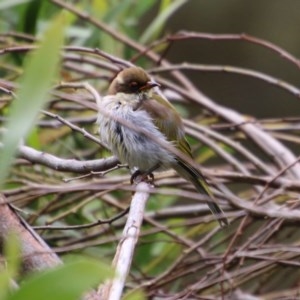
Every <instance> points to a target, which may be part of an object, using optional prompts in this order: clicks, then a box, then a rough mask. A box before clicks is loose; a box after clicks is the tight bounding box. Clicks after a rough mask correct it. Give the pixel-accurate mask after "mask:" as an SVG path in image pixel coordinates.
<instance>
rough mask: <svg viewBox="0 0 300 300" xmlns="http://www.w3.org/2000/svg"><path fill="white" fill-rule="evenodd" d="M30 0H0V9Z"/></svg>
mask: <svg viewBox="0 0 300 300" xmlns="http://www.w3.org/2000/svg"><path fill="white" fill-rule="evenodd" d="M30 1H31V0H2V1H1V3H0V10H4V9H8V8H10V7H12V6H16V5H20V4H23V3H27V2H30Z"/></svg>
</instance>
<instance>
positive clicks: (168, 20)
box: [0, 0, 300, 299]
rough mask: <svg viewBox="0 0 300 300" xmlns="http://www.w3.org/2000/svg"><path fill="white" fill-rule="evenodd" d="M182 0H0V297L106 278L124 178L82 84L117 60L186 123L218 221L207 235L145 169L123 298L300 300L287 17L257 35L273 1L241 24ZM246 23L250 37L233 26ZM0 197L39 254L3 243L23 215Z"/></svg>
mask: <svg viewBox="0 0 300 300" xmlns="http://www.w3.org/2000/svg"><path fill="white" fill-rule="evenodd" d="M192 2H194V3H195V2H197V1H184V0H181V1H133V0H130V1H129V0H126V1H119V0H113V1H112V0H110V1H108V0H107V1H105V0H103V1H68V2H66V1H59V0H49V1H39V0H32V1H2V2H1V3H0V9H1V10H0V43H1V49H0V74H1V78H0V96H1V98H0V109H1V124H2V126H1V134H2V139H1V154H0V166H1V170H0V171H1V175H0V179H1V180H0V181H1V184H2V196H1V202H2V205H1V212H0V213H1V218H0V232H1V234H0V236H1V244H2V246H3V244H4V245H6V246H3V247H2V248H3V268H2V274H1V275H2V276H0V282H1V285H2V287H3V288H2V289H0V291H3V292H1V293H0V297H2V298H3V299H15V298H16V299H25V298H26V297H27V298H28V299H29V298H30V299H35V298H33V297H34V295H36V297H37V298H36V299H41V297H40V295H41V294H42V295H43V299H53V297H54V295H53V294H51V287H53V286H55V285H56V284H57V282H63V285H62V287H61V288H58V289H57V290H58V293H61V294H59V295H60V296H57V297H61V299H76V298H78V295H80V294H82V293H83V291H87V289H88V288H90V287H94V288H95V289H96V286H97V284H98V285H99V284H101V283H103V281H104V280H105V279H106V278H107V277H108V276H111V275H112V271H111V268H110V267H108V266H109V265H111V263H112V260H113V259H114V257H115V255H116V249H117V246H118V245H120V241H122V230H123V228H124V224H125V222H126V213H127V209H128V207H129V205H130V203H131V200H132V197H133V193H134V187H132V186H131V185H130V183H129V179H130V177H129V174H128V170H127V169H126V168H120V167H118V165H117V160H116V159H115V158H113V157H110V155H111V154H110V153H109V151H107V150H106V149H104V148H103V147H102V146H101V145H100V144H99V141H98V140H97V133H96V131H97V129H96V127H95V120H96V111H97V107H96V104H95V97H94V96H93V95H92V94H91V93H90V90H89V89H88V88H86V87H87V86H86V85H83V83H86V82H88V83H89V85H90V86H92V87H93V88H95V89H96V90H97V91H99V93H100V94H101V95H105V92H106V90H107V86H108V85H109V82H110V81H111V79H112V78H113V77H114V75H115V74H116V72H117V71H118V70H120V69H121V68H122V67H124V66H128V65H130V64H136V65H139V66H142V67H144V68H145V69H147V70H148V71H149V72H150V73H151V74H152V75H153V76H154V77H155V79H156V80H157V81H158V82H160V83H161V85H162V90H163V92H164V93H165V95H167V97H168V98H169V99H170V101H172V103H174V105H175V106H176V108H177V109H178V111H179V112H180V113H181V115H182V116H183V117H184V122H185V125H186V132H187V135H188V139H189V141H190V143H191V145H192V147H193V153H194V156H195V161H197V163H199V165H201V166H202V170H203V173H204V174H205V175H206V176H207V178H208V181H209V182H210V184H211V186H212V189H213V191H214V194H215V196H216V198H217V200H218V203H219V204H220V205H221V206H222V208H223V209H224V210H225V212H226V215H227V216H228V218H229V220H230V226H229V227H228V228H225V229H222V228H219V226H218V224H217V222H216V221H215V220H214V218H213V216H211V214H210V212H209V210H208V208H207V207H206V205H205V204H204V200H205V199H203V197H201V195H198V194H197V193H195V191H194V189H193V188H192V187H191V186H190V185H189V184H188V183H187V182H185V181H184V180H183V179H181V178H179V177H178V176H177V175H176V174H175V173H174V172H173V171H168V172H165V173H161V174H156V175H155V188H153V189H152V190H151V195H150V199H149V200H148V203H147V209H146V212H145V214H144V222H143V226H142V228H141V231H140V236H139V239H138V245H137V247H136V249H135V253H134V257H133V262H132V265H131V268H130V273H129V275H128V278H127V280H126V286H125V289H124V295H125V294H126V295H127V296H126V297H128V299H143V298H144V299H218V298H220V299H246V297H248V296H249V297H250V296H251V297H252V298H251V299H298V298H299V297H300V296H299V292H298V285H299V279H298V276H299V262H298V260H299V253H300V248H299V233H298V232H299V230H298V223H299V220H300V213H299V210H298V207H299V189H300V184H299V179H300V165H299V163H298V160H299V158H298V157H297V153H298V151H299V136H298V130H299V116H298V108H299V107H298V106H299V102H298V98H299V95H300V90H299V88H298V87H297V83H298V79H297V78H298V72H299V66H300V62H299V60H298V58H297V55H299V53H298V52H297V51H299V45H298V44H299V42H298V39H297V38H298V36H297V33H296V32H294V31H293V30H288V29H289V27H288V26H289V24H290V23H292V24H296V22H298V18H296V19H297V20H296V19H295V21H294V18H295V16H294V14H290V15H289V14H288V13H287V10H286V8H285V6H284V5H283V6H282V8H277V9H278V10H279V11H280V12H281V14H279V16H281V17H282V18H283V19H285V20H287V19H289V20H290V23H288V24H287V25H286V26H287V27H286V31H284V30H282V28H279V29H280V30H279V29H278V28H277V27H276V28H277V33H276V34H275V35H270V36H267V34H266V28H265V26H264V25H265V24H266V23H264V22H263V20H269V19H268V18H269V17H270V16H273V18H274V19H275V17H274V16H276V13H275V12H274V11H275V8H276V7H278V6H277V4H276V3H278V2H277V1H274V2H273V4H272V6H271V5H266V3H265V1H259V2H260V4H258V3H256V4H255V1H254V2H252V5H250V4H247V5H246V4H245V7H244V10H245V11H247V12H248V13H249V14H246V13H244V17H245V18H244V19H243V20H244V22H242V21H241V22H240V23H235V22H233V21H232V23H228V24H227V25H228V26H227V27H224V29H223V30H219V27H217V24H220V22H221V21H219V19H220V20H232V18H231V17H232V16H233V15H239V14H238V13H237V11H239V12H240V11H243V10H242V9H241V4H238V2H237V1H228V2H227V3H226V6H223V5H225V4H224V3H223V2H222V3H223V4H221V1H219V2H218V1H210V4H207V3H206V4H205V3H204V2H205V1H198V2H197V3H198V4H197V5H195V4H194V5H195V6H191V5H192V4H191V3H192ZM202 2H203V3H202ZM287 2H288V1H287ZM293 3H294V2H293ZM191 7H193V11H192V13H191V12H190V13H189V15H188V17H187V16H185V17H180V16H182V13H183V12H184V11H185V10H186V11H187V10H188V9H189V10H191ZM263 7H265V8H267V9H268V10H263ZM289 7H290V8H291V7H292V9H291V12H292V11H297V4H295V6H294V7H293V5H290V6H289ZM266 11H267V12H269V15H268V14H267V13H266ZM208 15H209V16H211V18H208ZM224 15H225V17H224ZM213 16H214V18H215V19H214V18H213ZM239 16H240V15H239ZM249 16H250V17H249ZM258 16H259V18H258ZM248 19H249V21H248V23H247V22H246V21H245V20H248ZM180 20H184V21H185V23H181V25H178V24H179V22H178V21H180ZM195 20H196V23H191V22H192V21H195ZM277 20H278V22H280V21H281V19H280V18H277V19H276V21H277ZM274 22H275V21H274ZM293 22H294V23H293ZM192 24H196V25H192ZM197 24H198V25H197ZM205 24H209V25H205ZM245 24H246V25H245ZM253 24H254V25H253ZM250 25H252V27H251V26H250ZM206 26H208V27H206ZM274 26H275V25H274ZM208 28H209V30H210V32H209V33H207V31H206V32H204V31H205V30H207V29H208ZM291 28H293V27H291ZM189 29H190V30H189ZM247 29H249V31H248V30H247ZM252 30H253V33H256V36H254V35H248V34H242V32H244V31H246V32H247V33H251V32H252ZM277 36H278V40H277V39H276V37H277ZM282 36H284V37H286V39H280V37H282ZM287 36H288V38H287ZM271 41H275V42H274V43H272V42H271ZM297 45H298V46H297ZM37 46H38V47H37ZM297 47H298V48H297ZM37 48H38V49H37ZM285 48H286V49H288V50H289V51H287V50H286V49H285ZM59 49H61V51H59ZM297 49H298V50H297ZM191 50H194V51H193V52H192V51H191ZM195 53H196V54H195ZM254 53H255V54H258V55H254ZM242 58H244V59H242ZM281 71H282V73H281ZM74 84H75V85H76V84H77V86H75V85H74ZM202 92H205V93H202ZM206 94H207V95H209V96H210V97H208V96H206ZM234 100H235V101H234ZM273 100H274V102H273ZM220 103H221V104H220ZM270 103H271V104H270ZM289 108H290V109H291V110H288V109H289ZM33 124H34V125H33ZM14 154H16V157H15V156H14ZM14 157H15V159H14ZM104 158H105V159H104ZM8 170H10V171H8ZM95 172H100V173H98V174H95ZM135 195H136V194H135ZM7 203H10V204H13V205H14V207H17V208H18V209H19V210H20V211H19V212H18V213H19V215H21V216H22V217H23V218H24V219H25V220H26V222H27V223H28V224H29V226H32V227H33V228H34V229H35V230H36V232H37V233H38V234H39V235H40V236H41V237H42V239H43V240H44V241H46V243H47V244H48V245H49V246H50V248H47V246H45V245H44V244H43V241H42V240H39V243H40V245H42V248H39V250H38V252H39V253H37V250H34V251H33V252H30V251H31V250H28V248H26V247H25V244H30V243H31V240H30V239H29V238H27V237H26V238H25V237H24V235H23V234H24V233H23V232H22V231H20V232H18V235H19V238H20V239H21V242H20V241H19V242H16V241H15V239H14V236H10V235H9V236H8V230H7V228H10V227H11V228H10V229H15V228H14V226H16V227H17V226H18V224H20V223H13V222H11V219H10V217H8V216H9V214H10V213H12V210H11V207H7ZM12 216H14V217H15V218H17V216H16V215H12ZM24 224H25V223H24ZM24 224H23V225H24ZM23 225H22V226H23ZM24 226H25V227H24V228H25V229H26V231H27V230H29V231H30V227H29V226H27V225H24ZM34 236H35V238H36V239H39V237H38V236H37V235H34ZM4 241H6V242H5V243H4ZM30 245H31V244H30ZM43 247H46V248H43ZM51 251H53V252H51ZM54 252H55V253H57V254H58V256H56V255H55V254H54ZM48 254H49V256H47V255H48ZM74 254H75V255H74ZM43 255H44V256H43ZM37 257H41V260H40V261H39V262H36V261H35V262H34V263H31V264H29V263H28V262H27V260H30V261H31V259H33V258H37ZM60 259H62V260H63V261H64V262H65V265H64V266H61V265H60V264H61V262H60ZM91 259H92V261H91ZM20 260H21V262H19V261H20ZM28 265H30V266H28ZM56 265H60V267H59V268H58V269H57V270H51V271H49V273H42V274H41V275H35V276H36V277H33V278H31V279H28V274H27V273H36V271H38V270H40V269H49V268H50V267H53V266H56ZM21 266H22V268H21ZM92 266H94V268H93V267H92ZM51 272H54V273H51ZM55 272H57V273H55ZM52 274H54V275H53V276H52ZM75 274H77V276H76V275H75ZM80 275H81V276H80ZM83 277H84V278H87V280H86V282H84V283H82V278H83ZM53 280H56V281H55V282H54V281H53ZM79 283H82V285H79ZM19 284H20V286H21V288H20V289H19V288H18V285H19ZM28 286H29V287H28ZM46 287H48V289H49V287H50V289H49V292H47V288H46ZM75 287H76V288H75ZM99 289H101V286H100V287H99ZM11 290H12V291H11ZM37 290H39V291H40V293H41V294H39V293H37V292H36V291H37ZM26 292H28V293H29V294H26ZM30 293H31V294H30ZM18 297H19V298H18ZM24 297H25V298H24ZM47 297H48V298H47ZM68 297H69V298H68ZM85 297H86V298H87V299H98V298H97V297H98V296H97V295H94V294H93V293H92V292H91V293H90V294H86V295H85ZM89 297H90V298H89ZM93 297H95V298H93ZM2 298H1V299H2ZM27 298H26V299H27ZM102 298H103V297H102ZM103 299H104V298H103Z"/></svg>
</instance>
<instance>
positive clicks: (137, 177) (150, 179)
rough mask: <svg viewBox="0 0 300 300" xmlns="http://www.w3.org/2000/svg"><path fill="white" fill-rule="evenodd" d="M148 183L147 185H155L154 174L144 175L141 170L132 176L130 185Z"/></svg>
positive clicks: (147, 173) (146, 173)
mask: <svg viewBox="0 0 300 300" xmlns="http://www.w3.org/2000/svg"><path fill="white" fill-rule="evenodd" d="M142 181H144V182H147V183H150V184H153V183H154V175H153V173H152V172H150V173H149V172H145V173H142V172H141V171H140V170H136V171H135V172H134V173H133V174H132V175H131V178H130V183H131V184H134V183H135V184H138V183H140V182H142Z"/></svg>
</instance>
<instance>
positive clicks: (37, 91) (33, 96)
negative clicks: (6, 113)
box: [0, 15, 64, 186]
mask: <svg viewBox="0 0 300 300" xmlns="http://www.w3.org/2000/svg"><path fill="white" fill-rule="evenodd" d="M63 31H64V18H63V15H60V16H59V17H58V18H56V20H55V21H54V22H53V23H52V24H51V26H50V27H49V28H48V30H47V31H46V32H45V34H44V38H43V39H42V43H41V45H40V47H39V48H38V49H37V50H36V51H35V52H34V53H32V54H31V55H30V56H29V58H28V60H26V63H25V68H24V74H23V76H22V78H21V80H20V90H19V92H18V96H17V99H15V100H14V102H13V104H12V107H11V111H10V117H9V120H8V122H7V124H6V129H7V130H6V132H5V134H4V137H3V149H2V151H1V153H0V186H1V185H2V184H3V182H4V180H5V178H6V176H7V173H8V172H9V168H10V165H11V164H12V163H13V160H14V155H15V153H16V151H17V147H18V145H19V143H20V142H21V140H22V139H24V138H25V137H26V135H27V134H28V132H29V130H30V128H31V127H32V126H33V124H34V122H35V120H36V118H37V114H38V112H39V110H40V109H41V108H42V107H43V106H44V104H45V103H46V101H47V99H48V97H49V95H48V90H49V88H50V86H51V84H53V81H54V79H55V76H56V75H57V73H58V63H59V59H60V55H59V53H60V48H61V46H62V44H63Z"/></svg>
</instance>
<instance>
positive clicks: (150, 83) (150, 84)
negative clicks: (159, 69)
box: [140, 80, 160, 91]
mask: <svg viewBox="0 0 300 300" xmlns="http://www.w3.org/2000/svg"><path fill="white" fill-rule="evenodd" d="M155 86H160V84H159V83H157V82H155V81H153V80H150V81H148V82H147V83H146V84H145V85H144V86H142V87H141V88H140V91H147V90H150V89H152V88H154V87H155Z"/></svg>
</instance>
